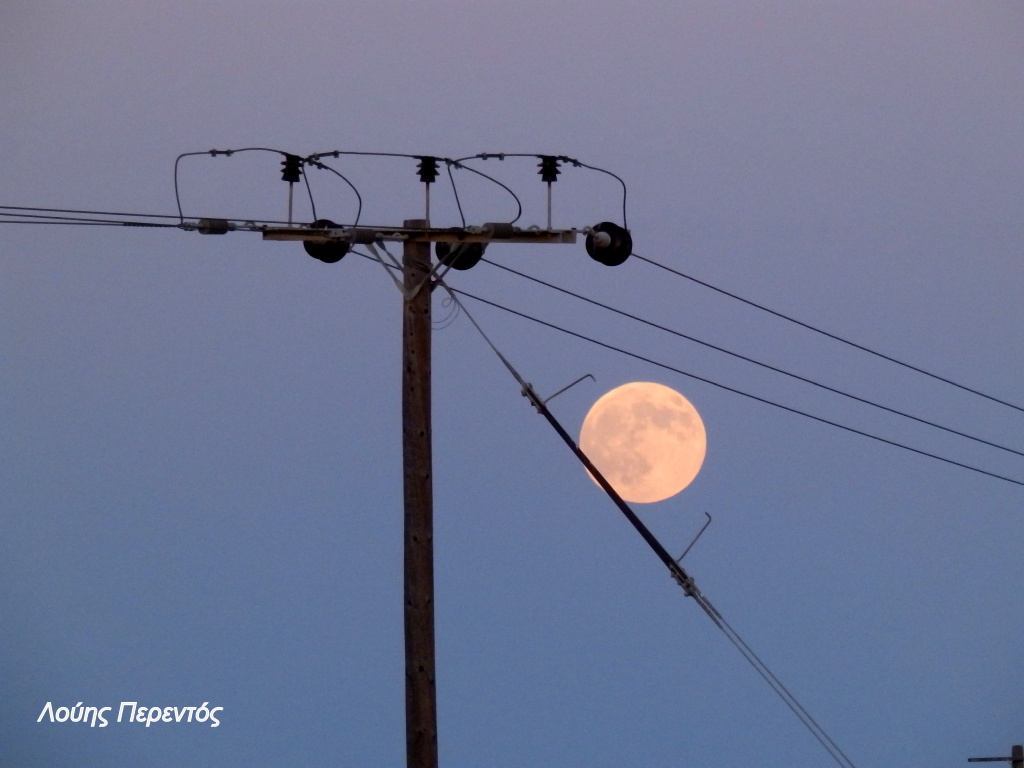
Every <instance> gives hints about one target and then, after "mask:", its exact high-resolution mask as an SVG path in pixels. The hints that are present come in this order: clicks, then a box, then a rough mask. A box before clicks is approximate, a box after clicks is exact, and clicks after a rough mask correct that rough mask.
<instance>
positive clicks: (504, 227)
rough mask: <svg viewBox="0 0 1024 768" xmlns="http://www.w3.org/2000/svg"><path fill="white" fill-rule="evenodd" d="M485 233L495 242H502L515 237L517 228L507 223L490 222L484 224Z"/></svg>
mask: <svg viewBox="0 0 1024 768" xmlns="http://www.w3.org/2000/svg"><path fill="white" fill-rule="evenodd" d="M484 232H486V233H487V234H489V235H490V236H491V237H493V238H494V239H495V240H501V239H503V238H508V237H515V234H516V227H515V225H514V224H511V223H510V222H507V221H489V222H487V223H486V224H484Z"/></svg>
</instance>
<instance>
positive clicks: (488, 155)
mask: <svg viewBox="0 0 1024 768" xmlns="http://www.w3.org/2000/svg"><path fill="white" fill-rule="evenodd" d="M506 157H529V158H533V159H535V160H539V159H542V158H545V157H554V158H555V159H556V160H560V161H561V162H563V163H569V165H572V166H574V167H576V168H587V169H589V170H591V171H597V172H598V173H604V174H606V175H608V176H611V177H612V178H613V179H615V180H616V181H617V182H619V184H621V185H622V227H623V229H629V226H628V224H627V223H626V182H625V181H623V180H622V177H621V176H619V175H617V174H614V173H612V172H611V171H609V170H607V169H606V168H599V167H598V166H596V165H588V164H587V163H584V162H581V161H579V160H577V159H576V158H574V157H569V156H568V155H550V154H548V155H545V154H536V153H533V152H481V153H479V154H476V155H469V156H468V157H462V158H459V159H458V160H456V161H455V162H457V163H461V162H463V161H465V160H491V159H497V160H504V159H505V158H506ZM517 218H518V217H517Z"/></svg>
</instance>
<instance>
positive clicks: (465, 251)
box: [434, 243, 487, 270]
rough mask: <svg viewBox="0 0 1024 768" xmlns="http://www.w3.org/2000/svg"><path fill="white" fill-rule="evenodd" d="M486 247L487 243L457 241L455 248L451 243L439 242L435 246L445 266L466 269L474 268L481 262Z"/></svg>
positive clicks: (435, 250) (435, 251) (438, 256)
mask: <svg viewBox="0 0 1024 768" xmlns="http://www.w3.org/2000/svg"><path fill="white" fill-rule="evenodd" d="M485 248H487V244H486V243H457V244H456V245H455V247H454V248H453V247H452V245H451V243H437V244H436V245H435V246H434V253H436V254H437V258H438V260H439V261H440V262H441V263H442V264H444V265H445V266H448V267H451V268H452V269H461V270H465V269H472V268H473V267H475V266H476V265H477V264H479V263H480V259H482V258H483V257H484V249H485Z"/></svg>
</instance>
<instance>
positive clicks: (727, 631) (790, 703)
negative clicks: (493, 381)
mask: <svg viewBox="0 0 1024 768" xmlns="http://www.w3.org/2000/svg"><path fill="white" fill-rule="evenodd" d="M439 283H440V285H442V286H443V287H444V288H445V290H447V291H448V293H449V295H450V296H451V297H452V299H453V301H454V302H455V304H456V306H458V307H460V308H461V309H462V312H463V313H464V314H465V315H466V317H467V318H468V319H469V321H470V323H472V324H473V327H474V328H476V330H477V332H478V333H479V334H480V335H481V336H482V337H483V339H484V341H485V342H486V343H487V345H488V346H489V347H490V348H491V350H492V351H493V352H494V353H495V355H497V356H498V359H500V360H501V362H502V363H503V364H504V365H505V367H506V368H507V369H508V371H509V372H510V373H511V374H512V376H513V378H515V380H516V381H517V382H518V383H519V385H520V386H521V387H522V393H523V395H524V396H526V397H527V398H529V400H530V404H531V405H533V407H534V408H535V409H536V410H537V412H538V413H539V414H540V415H541V416H543V417H544V418H545V419H546V420H547V422H548V423H549V424H550V425H551V426H552V428H553V429H554V430H555V432H557V433H558V436H559V437H561V438H562V441H563V442H564V443H565V444H566V445H567V446H568V447H569V449H570V450H571V451H572V452H573V454H574V455H575V456H576V458H577V459H579V461H580V463H582V464H583V466H584V467H585V468H586V469H587V471H588V472H589V473H590V475H591V476H592V477H593V478H594V480H595V481H596V482H597V484H598V485H599V486H600V487H601V489H602V490H603V491H604V492H605V493H606V494H607V495H608V497H609V498H610V499H611V500H612V502H614V503H615V505H616V506H617V507H618V508H619V511H621V512H622V513H623V515H625V517H626V519H627V520H628V521H629V522H630V524H631V525H632V526H633V527H634V528H635V529H636V531H637V532H638V533H639V534H640V536H641V537H642V538H643V539H644V541H646V542H647V544H648V546H649V547H650V548H651V549H652V550H653V551H654V553H655V554H656V555H657V556H658V559H660V560H661V561H662V562H663V563H664V564H665V566H666V567H667V568H668V570H669V573H670V574H671V576H672V578H673V579H674V580H675V582H676V583H677V584H678V585H679V586H680V587H681V588H682V590H683V592H684V593H685V594H686V595H687V596H688V597H692V598H693V599H694V600H695V602H696V603H697V605H698V606H700V608H701V610H702V611H704V613H705V614H706V615H707V616H708V618H710V619H711V621H712V622H713V623H714V625H715V626H716V627H717V628H718V629H719V630H720V631H721V632H722V633H723V634H724V635H725V636H726V637H727V638H728V640H729V642H731V643H732V644H733V645H734V646H735V647H736V649H737V650H739V652H740V653H741V654H742V656H743V657H744V658H745V659H746V660H747V662H748V663H749V664H750V665H751V666H752V667H754V669H755V671H757V673H758V674H759V675H760V676H761V677H762V679H764V681H765V682H766V683H768V686H769V687H770V688H771V689H772V691H773V692H774V693H775V694H776V695H778V696H779V698H781V699H782V701H783V703H784V704H785V705H786V706H787V707H788V708H789V710H790V711H791V712H792V713H793V714H794V715H796V717H797V719H798V720H800V722H801V723H802V724H803V725H804V727H805V728H807V730H808V731H809V732H810V733H811V735H812V736H813V737H814V738H815V739H816V740H817V741H818V743H819V744H821V746H822V747H824V748H825V750H826V751H827V752H828V753H829V756H830V757H832V759H833V760H834V761H835V762H836V764H837V765H839V766H840V768H856V765H855V764H854V762H853V761H852V760H850V758H849V757H847V755H846V753H845V752H843V750H842V749H841V748H840V747H839V745H838V744H836V742H835V741H834V740H833V739H832V737H831V736H829V735H828V733H827V732H826V731H825V729H824V728H822V726H821V725H820V724H819V723H818V721H817V720H815V719H814V717H813V716H812V715H811V713H810V712H808V711H807V709H806V708H805V707H804V706H803V705H802V704H801V703H800V702H799V701H798V700H797V698H796V697H795V696H794V695H793V694H792V692H791V691H790V690H789V689H788V688H787V687H786V686H785V685H784V684H783V682H782V681H781V680H780V679H779V678H778V676H776V675H775V673H774V672H772V670H771V669H770V668H769V667H768V665H767V664H765V662H764V661H763V660H762V659H761V658H760V657H759V656H758V655H757V654H756V653H755V652H754V651H753V649H752V648H751V647H750V646H749V645H748V644H747V643H746V641H744V640H743V638H742V637H740V635H739V633H738V632H736V630H735V629H733V628H732V626H731V625H730V624H729V623H728V622H727V621H726V620H725V618H724V617H723V616H722V614H721V612H719V611H718V609H716V608H715V607H714V605H712V603H711V601H710V600H708V599H707V597H705V596H704V595H703V594H702V593H701V591H700V590H699V589H698V588H697V584H696V582H695V581H694V579H693V577H692V576H691V575H690V574H689V573H687V572H686V570H685V569H684V568H683V567H682V565H680V563H679V561H678V560H676V559H675V558H673V557H672V556H671V555H670V554H669V553H668V550H666V549H665V547H664V546H663V545H662V543H661V542H660V541H659V540H658V538H657V537H656V536H655V535H654V534H653V533H652V532H651V530H650V529H649V528H648V527H647V526H646V525H644V523H643V521H642V520H640V518H639V517H638V516H637V514H636V513H635V512H634V511H633V509H632V508H631V507H630V506H629V504H627V503H626V501H625V500H624V499H623V498H622V497H621V496H620V495H619V493H618V491H616V490H615V488H614V486H612V484H611V483H609V482H608V480H607V478H605V476H604V475H603V474H602V473H601V471H600V470H599V469H598V468H597V467H596V466H594V463H593V462H592V461H591V460H590V458H589V457H588V456H587V455H586V454H585V453H584V452H583V450H582V449H581V448H580V447H579V446H578V445H577V444H576V442H575V441H574V440H573V439H572V437H570V436H569V433H568V432H566V431H565V428H564V427H563V426H562V425H561V423H560V422H559V421H558V419H556V418H555V416H554V414H552V413H551V411H550V410H549V409H548V407H547V404H546V403H545V401H544V400H542V399H541V398H540V397H539V396H538V395H537V393H536V392H535V391H534V389H533V386H532V385H531V384H529V383H528V382H527V381H525V380H524V379H523V377H522V376H520V374H519V372H518V371H517V370H516V369H515V368H514V367H513V365H512V364H511V363H510V362H509V361H508V359H507V358H506V357H505V356H504V355H503V354H502V353H501V351H500V350H499V349H498V347H497V346H496V345H495V344H494V342H493V341H491V339H490V338H489V337H488V336H487V334H486V333H484V330H483V328H481V327H480V324H479V323H477V321H476V319H475V318H474V317H473V315H472V314H470V312H469V311H468V310H467V309H466V308H465V306H464V305H463V304H462V302H461V301H459V300H458V297H457V296H456V295H455V294H462V295H465V296H468V297H469V298H476V297H474V296H470V294H468V293H466V292H465V291H459V290H456V289H453V288H450V287H449V286H448V285H447V284H446V283H444V281H443V280H442V281H439ZM680 559H681V558H680Z"/></svg>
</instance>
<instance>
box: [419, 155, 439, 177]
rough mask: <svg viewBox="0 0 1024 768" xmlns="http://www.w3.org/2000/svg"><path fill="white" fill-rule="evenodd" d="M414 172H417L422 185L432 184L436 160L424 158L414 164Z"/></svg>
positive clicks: (435, 175) (435, 170) (435, 171)
mask: <svg viewBox="0 0 1024 768" xmlns="http://www.w3.org/2000/svg"><path fill="white" fill-rule="evenodd" d="M416 170H417V171H419V174H420V181H422V182H423V183H424V184H433V183H434V180H435V179H436V178H437V158H436V157H429V156H424V157H421V158H420V161H419V162H418V163H416Z"/></svg>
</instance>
